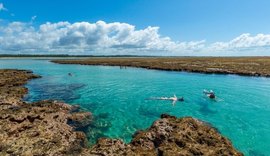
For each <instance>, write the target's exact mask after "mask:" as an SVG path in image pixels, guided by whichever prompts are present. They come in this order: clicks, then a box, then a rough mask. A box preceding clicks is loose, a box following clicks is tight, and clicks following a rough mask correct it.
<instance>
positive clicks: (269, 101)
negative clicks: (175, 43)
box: [0, 59, 270, 155]
mask: <svg viewBox="0 0 270 156" xmlns="http://www.w3.org/2000/svg"><path fill="white" fill-rule="evenodd" d="M0 68H13V69H15V68H16V69H29V70H32V71H33V72H34V73H35V74H38V75H41V76H42V78H40V79H34V80H31V81H30V82H29V83H28V84H27V87H28V88H29V94H28V95H27V96H26V97H25V100H26V101H39V100H43V99H57V100H63V101H65V102H67V103H71V104H79V105H81V107H82V108H83V109H84V110H85V111H90V112H92V113H93V114H94V116H95V120H94V123H93V125H91V127H89V129H84V131H85V132H86V133H87V135H88V139H89V140H90V144H92V143H94V142H95V141H96V139H97V138H99V137H103V136H105V137H111V138H121V139H123V140H125V141H126V142H129V141H130V139H131V137H132V134H134V132H135V131H136V130H139V129H145V128H147V127H149V126H150V125H151V124H152V122H153V121H155V120H156V119H158V118H159V116H160V115H161V114H162V113H168V114H171V115H175V116H177V117H183V116H192V117H195V118H198V119H201V120H203V121H206V122H209V123H210V124H212V125H213V126H214V127H216V128H217V129H218V130H219V131H220V133H221V134H222V135H224V136H226V137H228V138H229V139H230V140H231V141H232V143H233V145H234V146H235V147H236V148H237V149H239V150H240V151H241V152H243V153H244V154H245V155H270V151H269V149H270V120H269V117H270V98H269V97H270V93H269V91H270V78H264V77H246V76H237V75H217V74H198V73H185V72H170V71H158V70H147V69H141V68H126V69H120V68H119V67H110V66H83V65H61V64H55V63H51V62H50V61H49V60H35V59H9V60H4V59H2V60H0ZM68 73H72V76H68ZM204 89H212V90H214V91H215V92H216V95H217V97H218V98H217V100H216V101H213V100H209V99H208V98H206V97H205V96H204V95H203V94H202V91H203V90H204ZM174 94H176V95H177V96H183V97H184V98H185V101H184V102H178V103H176V104H175V105H172V103H171V102H170V101H156V100H149V98H151V97H161V96H173V95H174Z"/></svg>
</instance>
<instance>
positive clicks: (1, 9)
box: [0, 3, 8, 11]
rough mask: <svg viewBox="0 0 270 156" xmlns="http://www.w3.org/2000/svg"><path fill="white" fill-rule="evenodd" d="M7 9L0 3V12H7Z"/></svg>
mask: <svg viewBox="0 0 270 156" xmlns="http://www.w3.org/2000/svg"><path fill="white" fill-rule="evenodd" d="M7 10H8V9H7V8H5V7H4V4H3V3H0V11H7Z"/></svg>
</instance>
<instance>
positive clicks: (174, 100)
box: [151, 95, 184, 105]
mask: <svg viewBox="0 0 270 156" xmlns="http://www.w3.org/2000/svg"><path fill="white" fill-rule="evenodd" d="M151 100H169V101H172V102H173V103H172V104H173V105H174V104H175V103H176V102H177V101H184V97H180V98H178V97H176V95H174V96H173V97H158V98H151Z"/></svg>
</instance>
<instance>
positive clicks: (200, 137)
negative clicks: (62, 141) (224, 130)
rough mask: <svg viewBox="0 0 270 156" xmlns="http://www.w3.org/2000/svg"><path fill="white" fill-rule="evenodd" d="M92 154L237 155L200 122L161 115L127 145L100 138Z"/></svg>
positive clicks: (217, 135)
mask: <svg viewBox="0 0 270 156" xmlns="http://www.w3.org/2000/svg"><path fill="white" fill-rule="evenodd" d="M90 154H93V155H164V156H173V155H183V156H186V155H236V156H241V155H243V154H242V153H240V152H238V151H237V150H236V149H235V148H234V147H233V146H232V144H231V142H230V141H229V140H228V139H226V138H225V137H223V136H221V135H220V134H219V133H218V132H217V131H216V130H215V129H214V128H211V127H209V126H208V125H207V124H205V123H204V122H202V121H199V120H197V119H194V118H191V117H186V118H176V117H174V116H170V115H166V114H163V115H161V119H159V120H157V121H155V122H154V123H153V124H152V126H151V127H150V128H149V129H147V130H145V131H138V132H137V133H135V134H134V136H133V139H132V141H131V142H130V143H129V144H125V143H123V141H121V140H117V139H106V138H102V139H99V140H98V142H97V144H96V145H95V146H94V147H93V148H92V149H91V151H90Z"/></svg>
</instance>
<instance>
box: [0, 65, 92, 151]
mask: <svg viewBox="0 0 270 156" xmlns="http://www.w3.org/2000/svg"><path fill="white" fill-rule="evenodd" d="M0 75H1V77H0V90H1V93H0V97H1V98H0V140H1V142H0V155H76V154H80V153H81V152H82V151H83V150H85V147H86V144H87V140H86V137H85V134H84V133H83V132H78V131H75V130H76V128H78V127H83V126H87V124H89V123H90V122H91V120H92V114H91V113H89V112H79V111H78V109H79V106H72V105H68V104H65V103H62V102H58V101H52V100H48V101H39V102H35V103H25V102H23V101H22V97H23V96H24V94H26V93H27V89H26V88H25V87H22V86H21V85H23V84H25V83H26V82H27V80H29V79H32V78H38V77H39V76H36V75H33V74H32V72H31V71H24V70H0Z"/></svg>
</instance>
